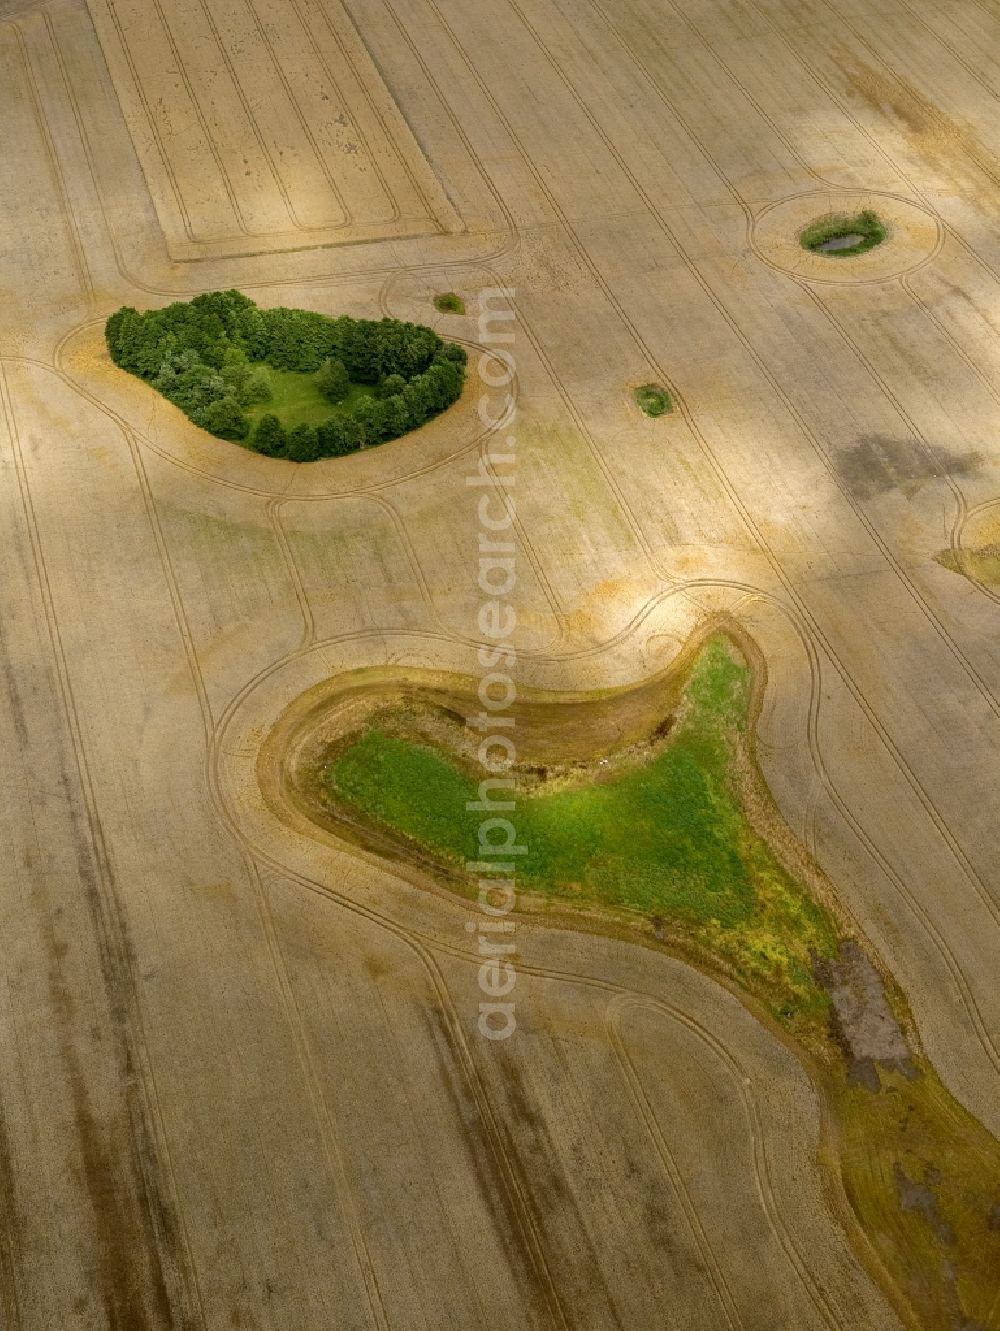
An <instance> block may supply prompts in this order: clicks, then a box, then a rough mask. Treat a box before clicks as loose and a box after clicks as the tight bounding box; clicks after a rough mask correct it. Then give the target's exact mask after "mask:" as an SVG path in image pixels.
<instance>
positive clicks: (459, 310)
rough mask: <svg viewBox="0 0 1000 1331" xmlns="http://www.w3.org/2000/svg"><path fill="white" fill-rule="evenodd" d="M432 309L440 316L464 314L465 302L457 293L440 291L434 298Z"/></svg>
mask: <svg viewBox="0 0 1000 1331" xmlns="http://www.w3.org/2000/svg"><path fill="white" fill-rule="evenodd" d="M434 308H435V309H437V310H440V311H441V313H442V314H464V313H465V301H464V300H463V299H462V297H461V296H460V295H459V294H458V292H457V291H442V292H440V293H439V294H438V295H436V296H435V297H434Z"/></svg>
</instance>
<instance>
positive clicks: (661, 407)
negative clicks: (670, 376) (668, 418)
mask: <svg viewBox="0 0 1000 1331" xmlns="http://www.w3.org/2000/svg"><path fill="white" fill-rule="evenodd" d="M635 400H636V402H637V403H638V405H639V407H640V409H641V410H642V411H644V412H645V414H646V415H647V416H662V415H663V414H664V412H666V411H669V410H670V408H671V406H672V405H673V404H672V403H671V401H670V394H669V393H668V392H667V390H666V389H665V388H663V387H662V386H661V385H660V384H643V385H642V387H641V388H637V389H636V390H635Z"/></svg>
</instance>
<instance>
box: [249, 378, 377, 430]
mask: <svg viewBox="0 0 1000 1331" xmlns="http://www.w3.org/2000/svg"><path fill="white" fill-rule="evenodd" d="M263 368H264V369H265V370H266V371H267V376H268V379H269V380H270V382H271V400H270V402H257V403H254V405H253V406H252V407H248V408H247V412H246V414H247V417H248V419H249V420H250V421H251V422H255V421H258V420H259V419H260V418H261V416H265V415H267V414H268V412H272V413H273V414H274V415H275V416H277V418H278V420H279V421H281V423H282V425H283V426H284V427H285V428H286V429H289V430H290V429H291V428H292V427H293V426H295V425H320V424H322V422H323V421H327V420H329V419H330V417H331V416H334V415H336V414H337V412H339V411H343V410H344V409H345V408H350V407H351V406H353V405H354V404H355V403H356V402H357V401H358V399H359V398H362V397H370V396H371V395H372V393H373V391H374V390H373V389H372V387H371V386H370V385H369V384H351V387H350V389H349V390H348V394H347V397H346V398H345V399H344V401H343V402H340V403H338V404H337V405H336V406H334V404H333V403H332V402H331V401H330V399H329V398H327V397H324V396H323V394H322V393H321V392H320V391H319V389H318V388H317V387H316V379H315V377H314V376H313V375H311V374H303V373H302V372H301V371H299V370H272V369H271V368H270V366H264V367H263Z"/></svg>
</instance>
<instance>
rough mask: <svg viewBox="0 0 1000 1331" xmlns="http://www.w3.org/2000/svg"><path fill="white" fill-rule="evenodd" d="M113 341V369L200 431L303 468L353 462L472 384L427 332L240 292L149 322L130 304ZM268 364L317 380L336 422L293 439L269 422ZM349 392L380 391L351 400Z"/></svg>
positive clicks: (458, 358)
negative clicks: (345, 458) (323, 461)
mask: <svg viewBox="0 0 1000 1331" xmlns="http://www.w3.org/2000/svg"><path fill="white" fill-rule="evenodd" d="M105 338H106V340H107V345H108V351H109V352H110V354H111V359H112V360H113V361H114V363H115V364H116V365H118V366H120V367H121V368H122V369H123V370H127V371H128V372H129V373H130V374H134V375H137V376H138V377H139V378H140V379H143V380H145V382H146V383H148V384H150V385H151V386H152V387H153V388H155V389H157V391H158V392H160V393H162V394H163V396H164V397H165V398H168V399H169V400H170V401H171V402H173V403H174V404H175V405H176V406H178V407H179V408H180V409H181V411H183V412H184V413H185V415H187V416H188V417H189V418H190V419H191V420H192V421H194V423H195V424H196V425H200V426H201V427H202V428H203V429H205V430H208V431H209V433H211V434H214V435H217V436H218V437H219V438H221V439H232V440H237V441H239V442H240V443H243V444H245V445H246V446H247V447H248V448H252V449H255V450H256V451H257V452H259V453H265V454H267V455H268V456H269V457H283V458H288V459H290V460H291V461H295V462H310V461H313V460H314V459H316V458H322V457H337V456H341V455H343V454H345V453H353V452H354V451H355V450H357V449H359V448H369V447H371V446H372V445H374V444H380V443H383V442H384V441H385V440H387V439H395V438H398V436H399V435H402V434H406V433H407V432H408V431H409V430H415V429H417V428H418V426H421V425H423V424H424V423H425V422H426V421H428V420H430V419H431V417H432V416H436V415H438V414H439V413H440V412H442V411H444V410H445V408H446V407H449V406H451V404H452V403H453V402H454V401H456V399H457V398H458V397H459V395H460V394H461V392H462V385H463V382H464V379H465V364H466V353H465V350H464V348H462V347H460V346H458V345H456V344H455V343H449V342H445V341H443V339H442V338H440V337H438V335H437V333H435V332H434V330H433V329H431V328H425V327H424V326H423V325H421V324H412V323H404V322H402V321H401V320H399V319H378V320H373V319H352V318H349V317H348V316H347V315H341V316H340V317H339V318H330V317H329V316H328V315H325V314H317V313H316V312H314V311H312V310H293V309H283V308H278V309H260V308H258V306H257V305H256V304H255V303H254V302H253V301H252V300H250V298H249V297H248V296H244V295H243V294H242V293H241V292H239V291H213V292H208V293H206V294H204V295H200V296H195V298H194V299H193V300H190V301H179V302H177V303H175V304H173V305H167V306H165V307H164V308H163V309H158V310H145V311H143V312H142V313H140V312H139V311H138V310H135V309H132V308H131V307H130V306H123V307H122V308H121V309H120V310H117V311H116V312H115V313H114V314H112V315H111V317H110V318H109V319H108V321H107V323H106V325H105ZM266 366H270V367H271V369H273V370H293V371H297V372H299V373H301V374H306V375H314V376H315V382H316V387H317V389H318V390H319V392H320V393H322V394H323V396H324V397H325V398H326V399H327V400H328V401H329V402H330V415H329V417H328V418H327V419H325V420H321V421H319V423H317V424H315V425H311V424H309V425H306V424H299V425H296V426H294V427H293V428H292V429H290V430H286V429H285V427H284V425H283V424H282V422H281V421H280V420H279V418H278V416H277V415H274V414H272V413H265V414H263V415H262V414H261V404H263V403H267V402H268V401H269V400H270V398H271V391H272V390H271V382H270V380H271V376H270V374H269V373H268V371H267V369H266V368H265V367H266ZM351 385H369V386H371V388H370V391H369V392H367V393H365V394H363V395H362V394H357V393H356V394H353V395H351V393H350V389H351ZM345 399H349V400H347V401H345ZM248 411H249V413H250V414H248ZM252 416H253V417H256V418H257V419H256V420H255V421H252V420H251V417H252Z"/></svg>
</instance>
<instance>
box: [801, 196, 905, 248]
mask: <svg viewBox="0 0 1000 1331" xmlns="http://www.w3.org/2000/svg"><path fill="white" fill-rule="evenodd" d="M887 234H888V233H887V231H886V229H885V225H884V223H883V222H882V221H881V220H880V218H879V216H878V214H877V213H874V212H873V211H872V210H871V209H870V208H865V209H864V210H863V211H862V212H860V213H857V214H856V215H855V216H854V217H848V216H847V215H846V214H835V215H833V216H830V217H820V218H818V219H817V220H816V221H815V222H811V223H810V224H809V226H807V227H806V228H805V229H804V230H803V231H801V232H800V233H799V244H800V245H801V246H802V248H803V249H806V250H812V252H813V253H816V252H817V251H818V250H819V247H820V245H824V244H826V242H827V241H830V240H839V239H840V238H841V237H842V236H860V237H861V239H860V240H859V241H858V243H857V244H856V245H849V246H847V248H846V249H842V250H823V251H820V252H821V253H822V254H823V257H824V258H829V259H845V258H850V257H851V256H852V255H854V254H864V253H866V252H867V251H868V250H873V249H874V248H875V246H876V245H881V244H882V242H883V240H885V238H886V235H887Z"/></svg>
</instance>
